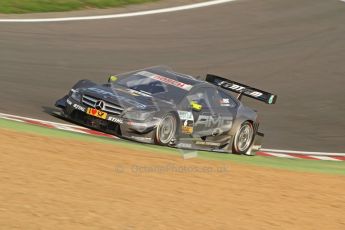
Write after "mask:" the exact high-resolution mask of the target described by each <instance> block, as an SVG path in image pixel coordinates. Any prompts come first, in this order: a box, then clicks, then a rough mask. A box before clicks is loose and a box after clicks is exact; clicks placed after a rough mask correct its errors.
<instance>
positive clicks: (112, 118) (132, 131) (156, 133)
mask: <svg viewBox="0 0 345 230" xmlns="http://www.w3.org/2000/svg"><path fill="white" fill-rule="evenodd" d="M230 91H232V92H235V93H237V94H238V95H237V97H235V96H234V95H232V94H231V93H230ZM242 96H248V97H251V98H254V99H257V100H260V101H263V102H265V103H267V104H274V103H275V102H276V99H277V96H276V95H273V94H271V93H268V92H265V91H262V90H258V89H255V88H252V87H249V86H246V85H243V84H240V83H237V82H234V81H231V80H228V79H225V78H222V77H218V76H215V75H210V74H209V75H207V77H206V81H203V80H199V79H196V78H194V77H191V76H188V75H185V74H181V73H176V72H174V71H172V70H171V69H170V68H168V67H162V66H158V67H151V68H146V69H142V70H138V71H133V72H129V73H124V74H119V75H113V76H110V77H109V79H108V83H106V84H101V85H99V84H96V83H94V82H91V81H89V80H81V81H79V82H77V83H76V84H75V85H74V86H73V87H72V89H71V90H70V91H69V93H68V95H66V96H64V97H63V98H61V99H59V100H58V101H57V102H56V104H55V105H56V106H57V107H59V108H61V116H63V117H64V118H66V119H69V120H72V121H74V122H76V123H79V124H81V125H84V126H87V127H91V128H94V129H97V130H100V131H103V132H106V133H111V134H114V135H117V136H120V137H123V138H127V139H131V140H136V141H139V142H145V143H154V144H158V145H166V146H172V147H177V148H182V149H197V150H208V151H220V152H229V153H237V154H247V155H252V154H255V151H257V150H258V149H259V148H260V147H261V139H262V137H263V134H262V133H260V132H258V127H259V121H258V116H257V113H256V112H255V111H254V110H253V109H251V108H249V107H247V106H245V105H243V103H242V102H241V101H240V99H241V97H242Z"/></svg>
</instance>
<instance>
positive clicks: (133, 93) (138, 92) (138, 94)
mask: <svg viewBox="0 0 345 230" xmlns="http://www.w3.org/2000/svg"><path fill="white" fill-rule="evenodd" d="M127 92H129V93H130V94H131V95H133V96H143V97H151V95H150V94H149V93H144V92H141V91H137V90H134V89H128V90H127Z"/></svg>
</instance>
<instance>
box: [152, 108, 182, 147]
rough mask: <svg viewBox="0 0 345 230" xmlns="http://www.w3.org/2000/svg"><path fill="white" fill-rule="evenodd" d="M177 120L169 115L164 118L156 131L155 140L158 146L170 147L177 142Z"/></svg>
mask: <svg viewBox="0 0 345 230" xmlns="http://www.w3.org/2000/svg"><path fill="white" fill-rule="evenodd" d="M176 130H177V119H176V116H174V114H171V113H168V114H167V115H165V116H164V117H163V119H162V120H161V122H160V123H159V125H158V126H157V129H156V136H155V140H156V143H157V144H161V145H169V144H170V143H172V142H173V141H174V140H175V136H176Z"/></svg>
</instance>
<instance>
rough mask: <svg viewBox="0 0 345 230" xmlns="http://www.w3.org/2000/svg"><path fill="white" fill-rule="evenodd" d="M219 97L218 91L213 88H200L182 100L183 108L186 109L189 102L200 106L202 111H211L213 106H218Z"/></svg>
mask: <svg viewBox="0 0 345 230" xmlns="http://www.w3.org/2000/svg"><path fill="white" fill-rule="evenodd" d="M220 99H221V97H220V96H219V94H218V90H217V89H215V88H200V89H198V90H196V91H194V92H191V93H190V94H189V95H188V96H187V97H186V98H185V100H184V102H183V107H184V108H187V107H189V105H190V102H192V101H195V102H196V103H198V104H200V105H202V108H203V110H205V109H208V110H212V108H214V107H215V105H217V104H218V105H219V102H220Z"/></svg>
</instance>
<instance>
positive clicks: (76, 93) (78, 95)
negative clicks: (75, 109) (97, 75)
mask: <svg viewBox="0 0 345 230" xmlns="http://www.w3.org/2000/svg"><path fill="white" fill-rule="evenodd" d="M71 98H73V100H76V101H77V102H80V101H81V93H80V92H79V90H76V89H71Z"/></svg>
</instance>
